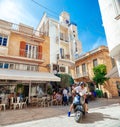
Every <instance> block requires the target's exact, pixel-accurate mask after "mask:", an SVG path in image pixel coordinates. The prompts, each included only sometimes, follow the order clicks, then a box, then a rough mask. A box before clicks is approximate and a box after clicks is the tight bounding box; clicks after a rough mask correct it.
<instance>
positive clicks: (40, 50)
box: [38, 45, 42, 59]
mask: <svg viewBox="0 0 120 127" xmlns="http://www.w3.org/2000/svg"><path fill="white" fill-rule="evenodd" d="M38 59H42V46H41V45H39V46H38Z"/></svg>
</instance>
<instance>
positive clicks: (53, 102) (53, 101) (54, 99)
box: [52, 91, 57, 105]
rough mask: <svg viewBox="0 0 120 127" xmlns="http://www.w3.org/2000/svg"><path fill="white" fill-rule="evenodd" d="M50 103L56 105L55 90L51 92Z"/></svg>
mask: <svg viewBox="0 0 120 127" xmlns="http://www.w3.org/2000/svg"><path fill="white" fill-rule="evenodd" d="M52 104H53V105H57V99H56V92H55V91H54V92H53V95H52Z"/></svg>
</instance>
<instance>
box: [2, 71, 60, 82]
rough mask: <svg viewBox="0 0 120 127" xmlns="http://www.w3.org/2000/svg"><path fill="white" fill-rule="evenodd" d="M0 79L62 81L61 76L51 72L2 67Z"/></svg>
mask: <svg viewBox="0 0 120 127" xmlns="http://www.w3.org/2000/svg"><path fill="white" fill-rule="evenodd" d="M0 80H22V81H60V78H59V77H57V76H55V75H54V74H52V73H49V72H33V71H22V70H8V69H0Z"/></svg>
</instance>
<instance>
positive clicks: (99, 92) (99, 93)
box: [95, 90, 103, 98]
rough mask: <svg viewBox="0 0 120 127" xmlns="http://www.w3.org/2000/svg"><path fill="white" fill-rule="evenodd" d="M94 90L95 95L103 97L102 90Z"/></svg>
mask: <svg viewBox="0 0 120 127" xmlns="http://www.w3.org/2000/svg"><path fill="white" fill-rule="evenodd" d="M95 92H96V95H97V97H99V98H101V97H103V92H102V90H96V91H95Z"/></svg>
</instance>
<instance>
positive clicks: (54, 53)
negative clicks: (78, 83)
mask: <svg viewBox="0 0 120 127" xmlns="http://www.w3.org/2000/svg"><path fill="white" fill-rule="evenodd" d="M37 30H38V31H40V32H43V33H45V34H47V35H48V36H49V37H50V67H51V72H54V73H56V72H59V73H69V74H72V69H71V68H72V67H73V66H74V59H75V58H76V57H77V56H78V55H79V54H80V53H81V42H80V41H79V39H78V30H77V25H76V24H75V23H72V22H71V21H70V15H69V14H68V13H67V12H62V13H61V14H60V16H59V21H57V20H55V19H53V18H50V17H48V16H47V14H46V13H45V14H44V15H43V17H42V19H41V21H40V23H39V25H38V27H37ZM46 50H47V49H46Z"/></svg>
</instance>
